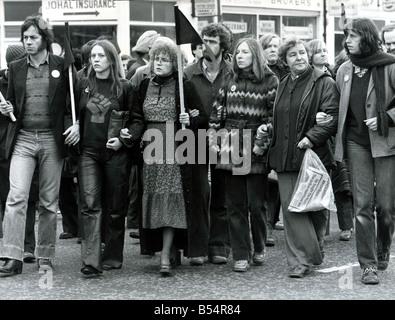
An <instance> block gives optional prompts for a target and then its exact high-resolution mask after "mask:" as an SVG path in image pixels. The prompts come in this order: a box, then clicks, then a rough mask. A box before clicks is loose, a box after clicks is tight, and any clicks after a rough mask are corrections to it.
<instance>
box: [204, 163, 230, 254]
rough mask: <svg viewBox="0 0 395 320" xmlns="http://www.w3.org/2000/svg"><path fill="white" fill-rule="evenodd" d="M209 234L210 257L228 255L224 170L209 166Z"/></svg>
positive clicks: (228, 240) (228, 239) (227, 220)
mask: <svg viewBox="0 0 395 320" xmlns="http://www.w3.org/2000/svg"><path fill="white" fill-rule="evenodd" d="M210 179H211V180H210V181H211V188H210V191H211V194H210V211H209V212H210V235H209V243H208V253H209V256H210V257H213V256H222V257H228V256H229V253H230V235H229V219H228V210H227V206H226V183H225V171H224V170H218V169H215V165H211V166H210Z"/></svg>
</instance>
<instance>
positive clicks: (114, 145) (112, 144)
mask: <svg viewBox="0 0 395 320" xmlns="http://www.w3.org/2000/svg"><path fill="white" fill-rule="evenodd" d="M121 147H122V142H121V141H119V139H118V138H117V137H115V138H111V139H108V141H107V144H106V148H108V149H112V150H114V151H118V150H119V149H120V148H121Z"/></svg>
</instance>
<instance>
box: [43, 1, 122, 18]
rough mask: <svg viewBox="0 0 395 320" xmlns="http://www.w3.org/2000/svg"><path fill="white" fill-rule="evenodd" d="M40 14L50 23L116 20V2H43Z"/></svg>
mask: <svg viewBox="0 0 395 320" xmlns="http://www.w3.org/2000/svg"><path fill="white" fill-rule="evenodd" d="M42 14H43V17H44V18H48V19H49V20H50V21H72V20H89V19H99V20H116V19H117V0H43V1H42Z"/></svg>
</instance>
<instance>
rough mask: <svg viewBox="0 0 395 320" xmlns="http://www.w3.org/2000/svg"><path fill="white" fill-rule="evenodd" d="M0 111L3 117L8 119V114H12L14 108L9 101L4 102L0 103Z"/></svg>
mask: <svg viewBox="0 0 395 320" xmlns="http://www.w3.org/2000/svg"><path fill="white" fill-rule="evenodd" d="M0 111H1V114H2V115H3V116H7V117H9V116H10V113H11V112H14V107H13V106H12V104H11V103H10V102H9V101H6V102H5V103H4V102H1V103H0Z"/></svg>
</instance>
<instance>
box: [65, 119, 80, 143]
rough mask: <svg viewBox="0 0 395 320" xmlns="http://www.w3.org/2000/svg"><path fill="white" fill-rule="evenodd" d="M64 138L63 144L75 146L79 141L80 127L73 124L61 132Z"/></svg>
mask: <svg viewBox="0 0 395 320" xmlns="http://www.w3.org/2000/svg"><path fill="white" fill-rule="evenodd" d="M63 135H64V136H67V137H66V139H65V140H64V143H65V144H67V145H69V146H70V145H72V146H75V145H76V144H77V143H78V142H79V141H80V126H79V124H77V123H75V124H73V125H72V126H71V127H69V128H68V129H67V130H66V131H65V132H63Z"/></svg>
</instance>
